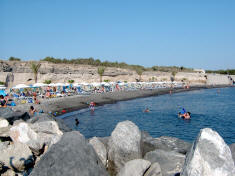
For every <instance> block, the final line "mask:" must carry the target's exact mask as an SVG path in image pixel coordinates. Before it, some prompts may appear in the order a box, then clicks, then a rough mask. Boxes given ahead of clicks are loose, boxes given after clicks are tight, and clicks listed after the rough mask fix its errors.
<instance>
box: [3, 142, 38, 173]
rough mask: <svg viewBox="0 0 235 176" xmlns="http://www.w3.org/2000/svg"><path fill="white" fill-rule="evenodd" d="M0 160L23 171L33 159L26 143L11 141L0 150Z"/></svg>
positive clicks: (29, 165)
mask: <svg viewBox="0 0 235 176" xmlns="http://www.w3.org/2000/svg"><path fill="white" fill-rule="evenodd" d="M0 162H3V163H4V165H5V166H7V167H9V168H11V169H12V170H15V171H23V170H25V169H26V168H27V167H31V166H32V164H33V162H34V160H33V154H32V152H31V150H30V149H29V148H28V146H27V145H25V144H22V143H13V144H12V145H9V146H8V147H7V148H5V149H3V150H1V155H0Z"/></svg>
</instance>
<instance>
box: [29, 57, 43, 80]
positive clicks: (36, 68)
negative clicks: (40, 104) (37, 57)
mask: <svg viewBox="0 0 235 176" xmlns="http://www.w3.org/2000/svg"><path fill="white" fill-rule="evenodd" d="M40 67H41V63H38V64H37V63H36V62H31V70H32V71H33V74H34V80H35V83H37V80H38V71H39V68H40Z"/></svg>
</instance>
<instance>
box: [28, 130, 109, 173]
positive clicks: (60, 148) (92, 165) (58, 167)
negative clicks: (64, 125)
mask: <svg viewBox="0 0 235 176" xmlns="http://www.w3.org/2000/svg"><path fill="white" fill-rule="evenodd" d="M30 175H31V176H44V175H50V176H58V175H69V176H76V175H82V176H91V175H92V176H107V175H108V174H107V172H106V170H105V168H104V166H103V164H102V162H101V161H100V159H99V157H98V156H97V154H96V152H95V150H94V149H93V147H92V146H91V145H90V144H89V143H88V142H87V140H86V139H85V138H84V137H83V135H81V134H80V133H79V132H78V131H73V132H68V133H64V135H63V136H62V138H61V139H60V141H59V142H57V143H56V144H54V145H52V146H51V147H50V148H49V149H48V151H47V152H46V153H45V154H44V155H43V156H42V158H41V159H40V161H39V162H38V163H37V165H36V166H35V168H34V169H33V171H32V173H31V174H30Z"/></svg>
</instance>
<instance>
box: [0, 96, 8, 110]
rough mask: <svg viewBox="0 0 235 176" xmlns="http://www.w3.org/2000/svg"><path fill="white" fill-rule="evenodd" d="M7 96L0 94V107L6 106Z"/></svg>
mask: <svg viewBox="0 0 235 176" xmlns="http://www.w3.org/2000/svg"><path fill="white" fill-rule="evenodd" d="M7 102H8V98H7V96H5V97H4V96H3V95H0V107H7Z"/></svg>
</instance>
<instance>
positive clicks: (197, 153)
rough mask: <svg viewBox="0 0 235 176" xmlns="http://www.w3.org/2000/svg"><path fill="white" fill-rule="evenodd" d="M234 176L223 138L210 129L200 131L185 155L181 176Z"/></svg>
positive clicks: (230, 157) (227, 148)
mask: <svg viewBox="0 0 235 176" xmlns="http://www.w3.org/2000/svg"><path fill="white" fill-rule="evenodd" d="M212 175H213V176H222V175H223V176H234V175H235V167H234V162H233V159H232V154H231V151H230V149H229V147H228V146H227V145H226V143H225V142H224V140H223V138H222V137H221V136H220V135H219V134H218V133H217V132H216V131H213V130H212V129H210V128H205V129H202V130H201V131H200V133H199V135H198V137H197V139H196V141H195V142H194V144H193V146H192V148H191V150H190V152H189V153H188V154H187V157H186V160H185V165H184V167H183V171H182V173H181V176H212Z"/></svg>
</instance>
